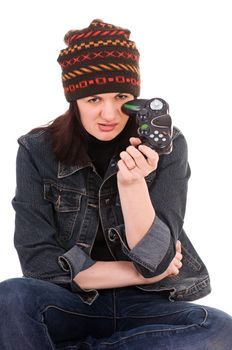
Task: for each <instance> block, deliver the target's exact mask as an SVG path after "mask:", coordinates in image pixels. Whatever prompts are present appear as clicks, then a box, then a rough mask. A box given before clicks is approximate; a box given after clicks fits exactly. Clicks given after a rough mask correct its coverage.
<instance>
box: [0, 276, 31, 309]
mask: <svg viewBox="0 0 232 350" xmlns="http://www.w3.org/2000/svg"><path fill="white" fill-rule="evenodd" d="M35 299H36V298H34V294H33V292H32V288H31V281H30V279H27V278H12V279H9V280H6V281H3V282H1V283H0V310H1V312H3V313H4V314H7V313H11V312H12V310H14V313H15V314H16V312H19V311H20V309H22V310H24V311H29V309H31V308H33V307H35V305H36V302H35V301H36V300H35Z"/></svg>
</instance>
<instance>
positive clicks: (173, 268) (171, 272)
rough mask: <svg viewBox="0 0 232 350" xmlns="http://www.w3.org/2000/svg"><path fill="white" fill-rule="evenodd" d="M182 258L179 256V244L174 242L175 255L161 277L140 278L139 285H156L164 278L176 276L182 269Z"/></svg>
mask: <svg viewBox="0 0 232 350" xmlns="http://www.w3.org/2000/svg"><path fill="white" fill-rule="evenodd" d="M182 258H183V256H182V254H181V243H180V241H177V242H176V255H175V257H174V258H173V260H172V261H171V263H170V265H169V266H168V268H167V269H166V270H165V271H164V272H163V273H162V274H161V275H158V276H155V277H151V278H144V277H142V276H141V278H142V282H141V283H142V284H151V283H156V282H159V281H161V280H163V279H164V278H166V277H170V276H176V275H178V273H179V270H180V268H181V267H182V262H181V260H182Z"/></svg>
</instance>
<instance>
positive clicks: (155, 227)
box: [122, 215, 171, 272]
mask: <svg viewBox="0 0 232 350" xmlns="http://www.w3.org/2000/svg"><path fill="white" fill-rule="evenodd" d="M170 240H171V234H170V229H169V228H168V226H167V225H166V224H165V223H163V221H161V220H160V219H159V217H158V216H157V215H156V217H155V219H154V221H153V223H152V225H151V227H150V229H149V230H148V232H147V233H146V235H145V236H144V237H143V238H142V239H141V240H140V241H139V243H137V244H136V245H135V246H134V248H132V249H131V250H129V249H128V248H127V247H126V245H124V244H123V246H122V250H123V252H124V253H125V254H126V255H127V256H128V257H129V258H130V259H131V260H132V261H133V262H135V263H137V264H139V265H141V266H143V267H145V268H146V269H147V270H149V271H150V272H155V270H156V269H157V267H158V265H159V264H160V263H161V262H162V260H163V259H164V257H165V255H166V253H167V252H168V250H169V246H170Z"/></svg>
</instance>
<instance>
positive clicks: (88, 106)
mask: <svg viewBox="0 0 232 350" xmlns="http://www.w3.org/2000/svg"><path fill="white" fill-rule="evenodd" d="M133 99H134V97H133V95H131V94H127V93H125V94H124V93H115V92H111V93H105V94H98V95H93V96H88V97H84V98H81V99H79V100H77V106H78V109H79V112H80V118H81V122H82V125H83V127H84V128H85V130H86V131H87V132H88V133H89V134H91V135H92V136H94V137H96V138H97V139H98V140H101V141H110V140H112V139H114V138H115V137H116V136H117V135H119V134H120V132H121V131H122V130H123V129H124V127H125V125H126V123H127V120H128V118H129V117H128V116H127V115H126V114H124V113H123V112H122V111H121V106H122V105H123V104H124V103H125V102H127V101H130V100H133Z"/></svg>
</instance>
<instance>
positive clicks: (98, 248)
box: [87, 128, 126, 261]
mask: <svg viewBox="0 0 232 350" xmlns="http://www.w3.org/2000/svg"><path fill="white" fill-rule="evenodd" d="M125 129H126V128H124V131H125ZM124 131H123V132H121V133H120V134H119V135H118V136H117V137H115V138H114V139H113V140H110V141H101V140H98V139H97V138H95V137H94V136H92V135H90V134H88V135H87V140H88V148H87V153H88V156H89V157H90V159H91V161H92V163H93V164H94V166H95V168H96V170H97V172H98V174H99V175H100V176H101V177H102V178H104V175H105V172H106V170H107V168H108V165H109V162H110V160H111V158H112V157H113V155H115V154H116V153H117V152H118V151H117V149H118V145H121V143H122V142H123V137H124ZM99 222H100V220H99ZM91 257H92V259H94V260H97V261H100V260H101V261H110V260H114V258H113V256H112V255H111V253H110V251H109V249H108V247H107V244H106V240H105V237H104V234H103V230H102V226H101V223H100V224H99V227H98V232H97V235H96V239H95V241H94V245H93V249H92V252H91Z"/></svg>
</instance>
